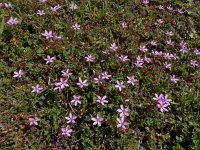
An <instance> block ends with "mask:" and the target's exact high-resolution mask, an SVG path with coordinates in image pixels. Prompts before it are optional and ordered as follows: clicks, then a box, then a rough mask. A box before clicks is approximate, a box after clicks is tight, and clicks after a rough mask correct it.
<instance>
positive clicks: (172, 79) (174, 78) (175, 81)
mask: <svg viewBox="0 0 200 150" xmlns="http://www.w3.org/2000/svg"><path fill="white" fill-rule="evenodd" d="M178 80H179V79H178V78H176V76H175V75H172V76H170V81H171V82H174V83H177V81H178Z"/></svg>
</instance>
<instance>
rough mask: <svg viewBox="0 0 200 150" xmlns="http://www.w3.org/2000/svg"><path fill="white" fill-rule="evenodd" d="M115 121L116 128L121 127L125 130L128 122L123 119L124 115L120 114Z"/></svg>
mask: <svg viewBox="0 0 200 150" xmlns="http://www.w3.org/2000/svg"><path fill="white" fill-rule="evenodd" d="M117 122H118V125H117V128H121V129H122V130H123V131H125V130H126V126H127V125H128V122H126V121H125V118H124V116H122V117H121V118H117Z"/></svg>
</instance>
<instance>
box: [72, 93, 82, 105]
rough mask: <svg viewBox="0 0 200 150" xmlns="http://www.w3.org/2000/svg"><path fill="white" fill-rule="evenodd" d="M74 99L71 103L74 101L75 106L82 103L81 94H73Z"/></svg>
mask: <svg viewBox="0 0 200 150" xmlns="http://www.w3.org/2000/svg"><path fill="white" fill-rule="evenodd" d="M73 98H74V99H73V100H72V101H71V103H74V105H75V106H77V105H78V104H81V100H80V99H81V96H79V95H73Z"/></svg>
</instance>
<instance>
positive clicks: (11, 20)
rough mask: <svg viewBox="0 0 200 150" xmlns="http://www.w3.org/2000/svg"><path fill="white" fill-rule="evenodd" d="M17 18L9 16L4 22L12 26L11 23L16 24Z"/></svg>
mask: <svg viewBox="0 0 200 150" xmlns="http://www.w3.org/2000/svg"><path fill="white" fill-rule="evenodd" d="M18 22H19V21H18V19H17V18H13V17H10V19H9V20H8V21H7V22H6V24H8V25H10V26H12V25H16V24H18Z"/></svg>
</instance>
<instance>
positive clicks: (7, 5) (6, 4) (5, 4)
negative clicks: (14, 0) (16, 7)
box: [4, 2, 12, 8]
mask: <svg viewBox="0 0 200 150" xmlns="http://www.w3.org/2000/svg"><path fill="white" fill-rule="evenodd" d="M4 6H5V7H6V8H11V7H12V5H11V3H10V2H8V3H4Z"/></svg>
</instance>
